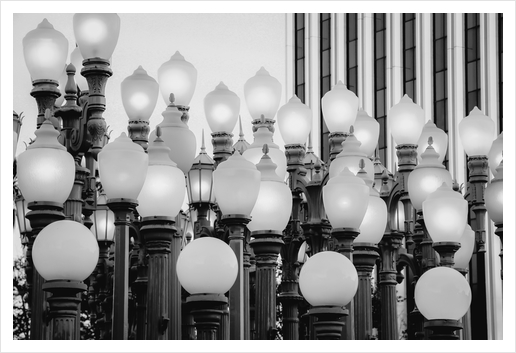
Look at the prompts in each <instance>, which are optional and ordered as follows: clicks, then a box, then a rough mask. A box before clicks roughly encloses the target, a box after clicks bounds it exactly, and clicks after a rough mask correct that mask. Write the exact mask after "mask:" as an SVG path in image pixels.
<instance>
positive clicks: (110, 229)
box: [90, 194, 115, 241]
mask: <svg viewBox="0 0 516 353" xmlns="http://www.w3.org/2000/svg"><path fill="white" fill-rule="evenodd" d="M91 218H92V221H93V224H92V226H91V228H90V230H91V232H92V233H93V234H94V235H95V237H96V238H97V240H98V241H113V238H114V236H115V214H114V213H113V211H111V210H110V209H109V208H108V206H107V197H106V195H104V194H100V195H99V197H98V198H97V209H96V210H95V211H93V215H92V216H91Z"/></svg>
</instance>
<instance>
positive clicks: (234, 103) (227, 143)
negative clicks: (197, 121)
mask: <svg viewBox="0 0 516 353" xmlns="http://www.w3.org/2000/svg"><path fill="white" fill-rule="evenodd" d="M204 113H205V114H206V120H208V125H210V129H211V132H212V134H211V136H212V137H213V139H212V144H213V158H214V159H215V162H216V163H217V165H218V163H220V162H222V161H223V160H226V159H227V158H228V157H229V156H231V154H232V153H233V139H232V137H233V134H232V132H233V129H234V128H235V125H236V122H237V119H238V116H239V113H240V98H238V96H237V95H236V94H235V92H232V91H230V90H229V89H228V87H227V86H226V85H225V84H224V83H223V82H222V81H221V82H220V83H219V84H218V85H217V87H215V89H214V90H213V91H211V92H210V93H208V94H207V95H206V97H204Z"/></svg>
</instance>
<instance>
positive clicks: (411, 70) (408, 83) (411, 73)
mask: <svg viewBox="0 0 516 353" xmlns="http://www.w3.org/2000/svg"><path fill="white" fill-rule="evenodd" d="M415 34H416V15H415V14H413V13H405V14H403V68H404V70H403V94H406V95H408V96H409V97H410V98H411V99H412V100H413V101H414V102H416V39H415Z"/></svg>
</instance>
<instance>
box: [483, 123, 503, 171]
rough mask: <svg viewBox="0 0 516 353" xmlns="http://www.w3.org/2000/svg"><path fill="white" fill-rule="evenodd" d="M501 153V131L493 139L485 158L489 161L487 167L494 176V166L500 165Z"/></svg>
mask: <svg viewBox="0 0 516 353" xmlns="http://www.w3.org/2000/svg"><path fill="white" fill-rule="evenodd" d="M502 153H503V131H502V133H501V134H500V135H498V137H497V138H496V140H494V141H493V144H492V145H491V149H490V150H489V153H488V154H487V158H488V161H489V169H491V173H493V176H496V168H498V166H499V165H500V162H501V161H502Z"/></svg>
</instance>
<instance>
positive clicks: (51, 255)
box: [32, 220, 99, 281]
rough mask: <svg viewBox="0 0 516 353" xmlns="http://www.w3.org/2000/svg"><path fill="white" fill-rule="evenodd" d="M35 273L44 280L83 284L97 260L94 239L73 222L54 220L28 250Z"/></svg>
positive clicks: (96, 245)
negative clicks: (81, 282)
mask: <svg viewBox="0 0 516 353" xmlns="http://www.w3.org/2000/svg"><path fill="white" fill-rule="evenodd" d="M32 258H33V260H34V266H35V267H36V270H37V271H38V273H39V274H40V275H41V276H42V277H43V278H44V279H46V280H47V281H51V280H72V281H84V280H85V279H86V278H87V277H88V276H89V275H90V274H91V273H92V272H93V270H94V269H95V266H96V265H97V261H98V259H99V246H98V244H97V239H96V238H95V237H94V236H93V234H91V232H90V230H89V229H88V228H86V227H85V226H83V225H82V224H80V223H78V222H74V221H68V220H64V221H57V222H54V223H51V224H49V225H48V226H46V227H45V228H43V230H42V231H41V232H40V233H39V234H38V236H37V237H36V240H35V241H34V246H33V248H32Z"/></svg>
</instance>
